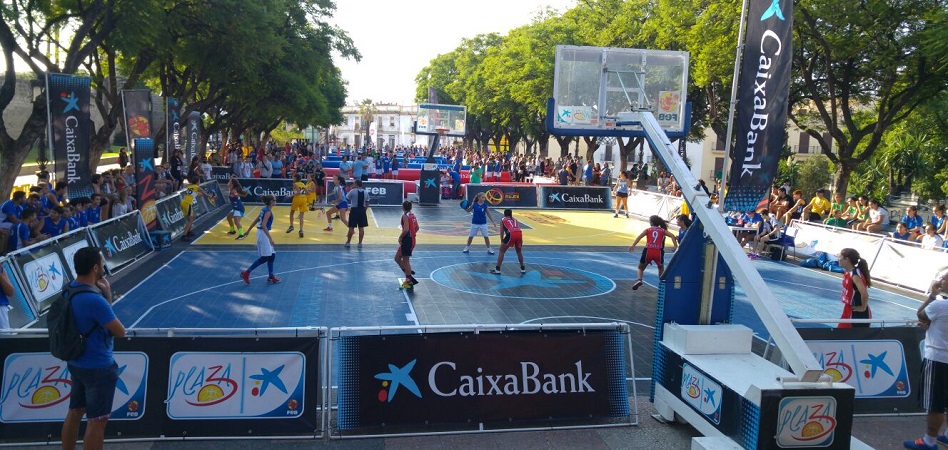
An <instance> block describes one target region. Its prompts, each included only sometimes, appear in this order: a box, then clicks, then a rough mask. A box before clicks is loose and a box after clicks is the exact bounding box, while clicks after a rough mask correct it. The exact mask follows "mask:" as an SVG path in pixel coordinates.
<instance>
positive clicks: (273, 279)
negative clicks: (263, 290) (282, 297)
mask: <svg viewBox="0 0 948 450" xmlns="http://www.w3.org/2000/svg"><path fill="white" fill-rule="evenodd" d="M280 281H281V280H280V279H279V278H277V277H275V276H273V275H270V276H269V277H267V284H277V283H279V282H280Z"/></svg>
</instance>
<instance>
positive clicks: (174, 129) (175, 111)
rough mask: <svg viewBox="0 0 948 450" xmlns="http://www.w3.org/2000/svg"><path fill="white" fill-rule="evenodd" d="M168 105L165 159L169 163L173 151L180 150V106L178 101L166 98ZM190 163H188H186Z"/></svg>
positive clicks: (166, 112) (166, 110) (166, 111)
mask: <svg viewBox="0 0 948 450" xmlns="http://www.w3.org/2000/svg"><path fill="white" fill-rule="evenodd" d="M167 102H168V105H167V107H166V109H165V121H166V122H167V123H166V124H165V126H166V128H165V130H166V131H165V141H166V142H165V159H164V161H170V160H171V155H172V154H173V153H174V151H175V150H181V105H180V104H179V103H178V99H176V98H173V97H168V98H167ZM188 163H190V161H188Z"/></svg>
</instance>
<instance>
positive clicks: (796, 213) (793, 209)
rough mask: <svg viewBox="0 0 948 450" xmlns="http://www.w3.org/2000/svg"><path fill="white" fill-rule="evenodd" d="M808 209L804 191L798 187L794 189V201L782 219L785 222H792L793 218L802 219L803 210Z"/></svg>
mask: <svg viewBox="0 0 948 450" xmlns="http://www.w3.org/2000/svg"><path fill="white" fill-rule="evenodd" d="M805 209H806V200H804V199H803V191H801V190H799V189H797V190H795V191H793V201H792V204H791V205H790V208H789V209H787V212H786V213H785V214H784V215H783V217H782V218H781V219H780V221H781V222H783V223H790V221H791V220H800V219H802V218H803V211H804V210H805Z"/></svg>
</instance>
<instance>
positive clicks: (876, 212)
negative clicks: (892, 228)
mask: <svg viewBox="0 0 948 450" xmlns="http://www.w3.org/2000/svg"><path fill="white" fill-rule="evenodd" d="M888 226H889V212H888V211H886V209H885V208H883V207H881V206H879V202H877V201H875V200H869V218H868V219H866V221H865V222H862V223H861V224H857V225H856V227H855V229H856V230H860V231H867V232H869V233H878V232H880V231H882V230H884V229H885V228H886V227H888Z"/></svg>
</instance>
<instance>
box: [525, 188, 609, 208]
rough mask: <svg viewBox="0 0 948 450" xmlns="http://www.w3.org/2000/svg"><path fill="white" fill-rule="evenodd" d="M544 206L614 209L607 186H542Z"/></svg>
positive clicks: (541, 194) (541, 192)
mask: <svg viewBox="0 0 948 450" xmlns="http://www.w3.org/2000/svg"><path fill="white" fill-rule="evenodd" d="M540 198H541V199H542V207H544V208H551V209H587V210H588V209H602V210H611V209H612V190H611V188H609V187H607V186H589V187H583V186H540Z"/></svg>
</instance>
